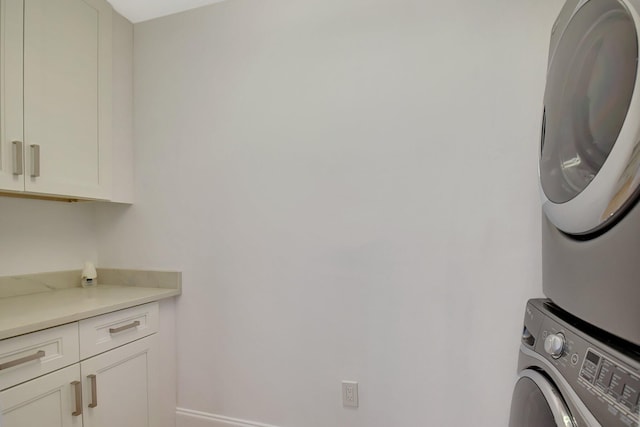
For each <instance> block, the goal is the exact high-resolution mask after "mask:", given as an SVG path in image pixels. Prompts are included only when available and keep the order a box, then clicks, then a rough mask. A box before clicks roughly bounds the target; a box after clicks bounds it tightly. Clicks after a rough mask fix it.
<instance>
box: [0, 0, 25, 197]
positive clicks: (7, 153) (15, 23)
mask: <svg viewBox="0 0 640 427" xmlns="http://www.w3.org/2000/svg"><path fill="white" fill-rule="evenodd" d="M22 22H23V1H22V0H0V188H2V189H5V190H10V191H24V160H23V148H22V147H23V135H22Z"/></svg>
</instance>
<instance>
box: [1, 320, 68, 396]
mask: <svg viewBox="0 0 640 427" xmlns="http://www.w3.org/2000/svg"><path fill="white" fill-rule="evenodd" d="M79 360H80V358H79V345H78V324H77V323H70V324H68V325H62V326H58V327H56V328H51V329H45V330H43V331H39V332H33V333H31V334H27V335H21V336H18V337H14V338H8V339H6V340H2V341H0V390H4V389H6V388H8V387H11V386H14V385H16V384H19V383H22V382H25V381H28V380H30V379H32V378H35V377H39V376H40V375H43V374H46V373H48V372H52V371H55V370H56V369H60V368H63V367H65V366H68V365H71V364H73V363H77V362H78V361H79Z"/></svg>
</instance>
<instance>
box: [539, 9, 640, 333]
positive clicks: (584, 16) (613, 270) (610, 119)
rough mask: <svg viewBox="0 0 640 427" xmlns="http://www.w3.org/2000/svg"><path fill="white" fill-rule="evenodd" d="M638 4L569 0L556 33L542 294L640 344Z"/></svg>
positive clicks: (546, 144)
mask: <svg viewBox="0 0 640 427" xmlns="http://www.w3.org/2000/svg"><path fill="white" fill-rule="evenodd" d="M639 12H640V0H580V1H577V0H569V1H567V2H566V3H565V5H564V7H563V8H562V10H561V12H560V14H559V17H558V20H557V21H556V23H555V24H554V26H553V30H552V35H551V44H550V49H549V62H548V69H547V84H546V89H545V94H544V111H543V119H542V137H541V143H540V153H539V177H540V189H541V197H542V211H543V215H542V267H543V291H544V294H545V295H546V296H547V297H548V298H550V299H551V300H553V302H554V303H555V304H557V305H558V306H560V307H561V308H562V309H564V310H566V311H568V312H570V313H571V314H573V315H575V316H577V317H578V318H580V319H582V320H584V321H586V322H588V323H590V324H592V325H594V326H596V327H598V328H601V329H604V330H606V331H608V332H610V333H612V334H614V335H616V336H617V337H620V338H623V339H625V340H627V341H629V342H630V343H633V344H635V345H640V307H639V306H640V204H639V203H638V199H639V196H640V84H639V80H638V79H639V78H640V73H638V57H639V54H638V28H639V26H640V15H639Z"/></svg>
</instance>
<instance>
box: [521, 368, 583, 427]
mask: <svg viewBox="0 0 640 427" xmlns="http://www.w3.org/2000/svg"><path fill="white" fill-rule="evenodd" d="M509 427H575V424H574V423H573V418H572V417H571V414H570V413H569V410H568V409H567V405H566V404H565V403H564V400H562V397H561V396H560V393H559V392H558V390H557V389H556V388H555V386H554V385H553V384H552V383H551V382H549V380H548V379H547V378H546V377H545V376H543V375H541V374H540V373H538V372H536V371H534V370H532V369H525V370H524V371H522V372H521V373H520V377H519V379H518V382H517V383H516V386H515V388H514V390H513V397H512V400H511V415H510V417H509Z"/></svg>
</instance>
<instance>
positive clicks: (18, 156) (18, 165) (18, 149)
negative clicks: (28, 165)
mask: <svg viewBox="0 0 640 427" xmlns="http://www.w3.org/2000/svg"><path fill="white" fill-rule="evenodd" d="M12 145H13V174H14V175H22V174H23V173H24V170H23V166H22V165H23V164H24V161H23V159H22V141H13V142H12Z"/></svg>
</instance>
